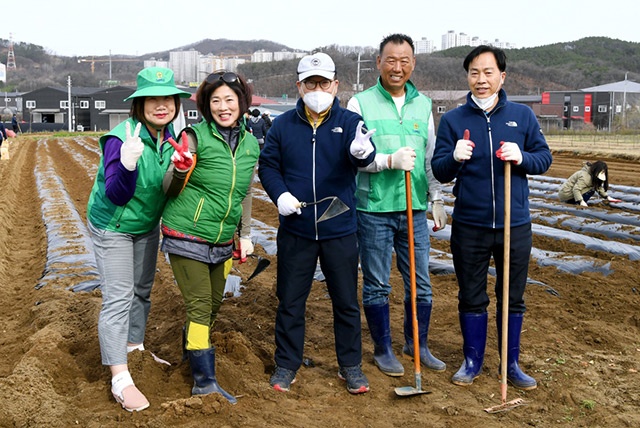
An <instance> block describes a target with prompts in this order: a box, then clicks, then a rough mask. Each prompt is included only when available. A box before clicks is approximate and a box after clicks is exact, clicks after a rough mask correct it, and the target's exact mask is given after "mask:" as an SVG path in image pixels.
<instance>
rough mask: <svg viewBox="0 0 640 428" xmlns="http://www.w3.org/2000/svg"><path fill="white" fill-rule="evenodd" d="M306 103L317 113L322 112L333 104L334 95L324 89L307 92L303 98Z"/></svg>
mask: <svg viewBox="0 0 640 428" xmlns="http://www.w3.org/2000/svg"><path fill="white" fill-rule="evenodd" d="M302 101H304V103H305V105H306V106H307V107H309V108H310V109H311V110H312V111H314V112H316V113H322V112H323V111H325V110H326V109H328V108H329V107H331V104H333V95H331V94H330V93H328V92H324V91H313V92H307V93H306V94H304V97H303V98H302Z"/></svg>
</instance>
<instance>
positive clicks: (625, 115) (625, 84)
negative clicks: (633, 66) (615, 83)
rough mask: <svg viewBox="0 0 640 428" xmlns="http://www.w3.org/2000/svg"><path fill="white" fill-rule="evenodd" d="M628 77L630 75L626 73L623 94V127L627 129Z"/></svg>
mask: <svg viewBox="0 0 640 428" xmlns="http://www.w3.org/2000/svg"><path fill="white" fill-rule="evenodd" d="M627 76H628V73H624V83H623V85H624V92H623V93H622V126H624V127H625V128H626V127H627Z"/></svg>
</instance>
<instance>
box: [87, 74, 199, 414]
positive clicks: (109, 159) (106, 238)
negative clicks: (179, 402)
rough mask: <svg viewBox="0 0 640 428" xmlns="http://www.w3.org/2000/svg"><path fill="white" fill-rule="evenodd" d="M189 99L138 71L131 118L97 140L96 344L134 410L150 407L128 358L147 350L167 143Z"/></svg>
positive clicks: (169, 77) (118, 391)
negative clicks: (98, 290)
mask: <svg viewBox="0 0 640 428" xmlns="http://www.w3.org/2000/svg"><path fill="white" fill-rule="evenodd" d="M190 95H191V94H189V93H188V92H185V91H182V90H180V89H178V88H177V87H176V85H175V83H174V79H173V72H172V71H171V70H169V69H167V68H160V67H149V68H145V69H143V70H142V71H140V72H139V73H138V78H137V89H136V91H135V92H134V93H133V94H131V95H130V96H129V97H128V98H127V99H126V100H125V101H127V100H132V102H131V110H130V117H129V118H128V119H127V120H125V121H124V122H122V123H120V124H118V125H117V126H116V127H115V128H113V129H112V130H111V131H110V132H108V133H107V134H105V135H103V136H102V137H101V138H100V140H99V145H100V149H101V151H102V156H101V159H100V165H99V169H98V173H97V175H96V179H95V182H94V185H93V188H92V190H91V195H90V196H89V204H88V207H87V218H88V226H89V231H90V232H91V238H92V240H93V244H94V250H95V256H96V262H97V266H98V271H99V273H100V277H101V284H100V286H101V291H102V309H101V311H100V316H99V319H98V338H99V341H100V352H101V355H102V364H103V365H105V366H109V368H110V371H111V376H112V378H111V392H112V394H113V397H114V398H115V399H116V401H117V402H118V403H120V404H121V405H122V407H123V408H124V409H126V410H128V411H130V412H133V411H140V410H143V409H145V408H147V407H149V401H148V400H147V398H146V397H145V396H144V394H142V393H141V392H140V391H139V390H138V388H136V386H135V384H134V383H133V379H132V378H131V374H130V373H129V368H128V365H127V354H128V353H129V352H131V351H134V350H140V351H143V350H144V345H143V342H144V335H145V330H146V325H147V316H148V314H149V309H150V305H151V299H150V295H151V287H152V285H153V281H154V277H155V271H156V259H157V254H158V245H159V238H160V229H159V223H160V217H161V215H162V211H163V209H164V206H165V203H166V201H167V198H166V196H165V194H164V192H163V190H162V179H163V177H164V174H165V172H166V170H167V168H168V167H169V165H170V164H171V155H172V154H173V152H174V149H173V147H172V146H171V144H170V143H169V142H168V141H169V140H170V139H174V138H175V135H176V134H175V132H174V129H173V125H172V121H173V120H174V119H175V118H176V116H177V115H178V113H179V111H180V98H186V97H189V96H190ZM154 358H156V360H157V361H159V362H164V363H167V362H166V361H164V360H160V359H158V358H157V357H155V355H154ZM167 364H168V363H167Z"/></svg>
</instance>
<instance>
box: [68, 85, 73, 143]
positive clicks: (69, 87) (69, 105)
mask: <svg viewBox="0 0 640 428" xmlns="http://www.w3.org/2000/svg"><path fill="white" fill-rule="evenodd" d="M67 113H68V116H69V132H71V130H72V129H73V128H72V127H71V126H72V125H71V76H67Z"/></svg>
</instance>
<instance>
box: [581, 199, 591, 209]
mask: <svg viewBox="0 0 640 428" xmlns="http://www.w3.org/2000/svg"><path fill="white" fill-rule="evenodd" d="M580 206H581V207H588V206H589V205H587V203H586V202H585V201H584V199H583V200H581V201H580Z"/></svg>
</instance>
